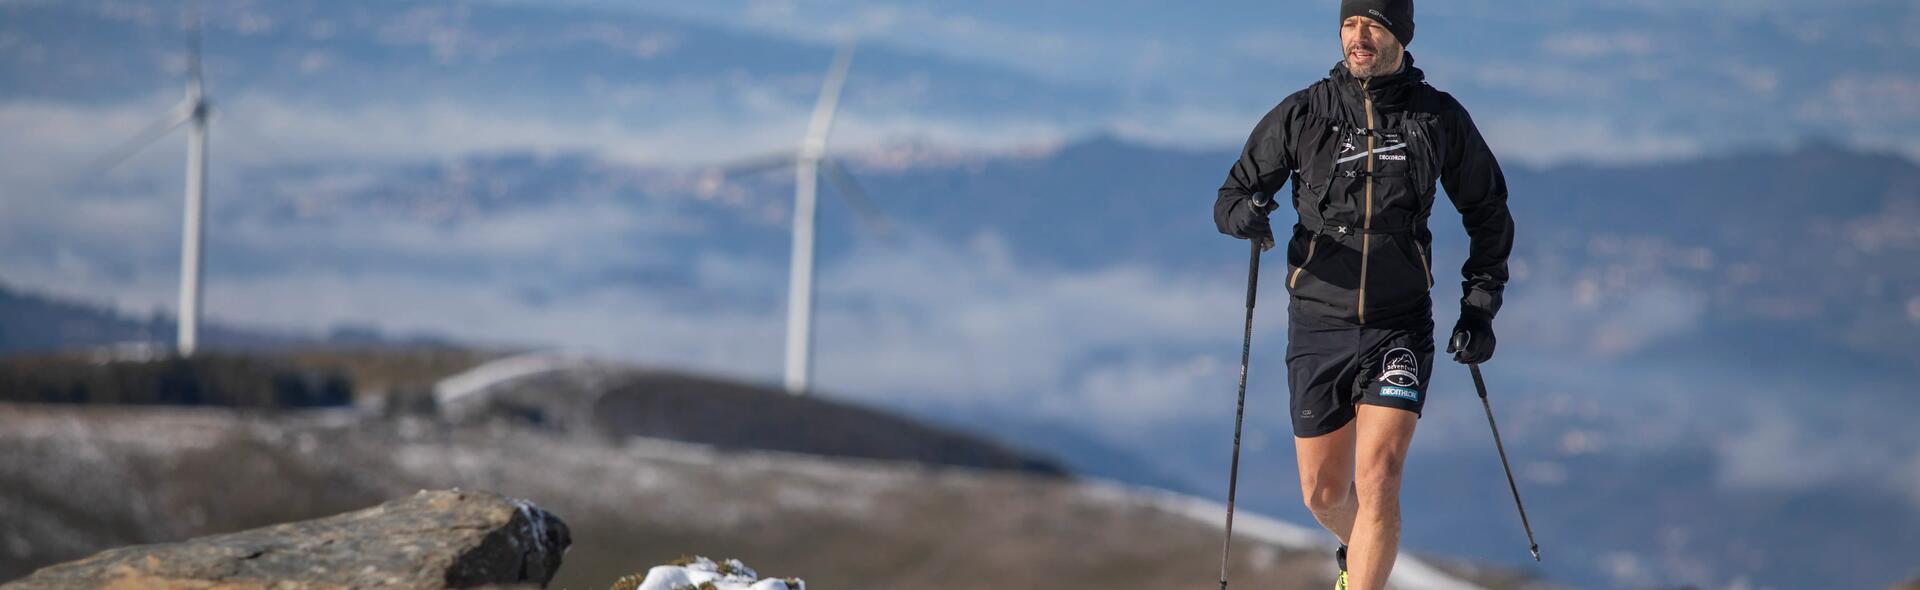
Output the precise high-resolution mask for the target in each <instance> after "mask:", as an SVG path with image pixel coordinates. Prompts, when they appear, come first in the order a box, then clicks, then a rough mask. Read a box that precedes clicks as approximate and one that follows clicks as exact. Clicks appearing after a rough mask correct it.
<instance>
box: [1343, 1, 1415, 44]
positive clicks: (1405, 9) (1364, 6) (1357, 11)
mask: <svg viewBox="0 0 1920 590" xmlns="http://www.w3.org/2000/svg"><path fill="white" fill-rule="evenodd" d="M1355 16H1364V17H1367V18H1371V19H1373V20H1377V21H1380V24H1382V25H1386V27H1387V30H1388V31H1390V32H1392V33H1393V38H1395V39H1398V40H1400V46H1401V47H1405V46H1407V45H1411V44H1413V0H1340V22H1342V23H1345V22H1347V19H1348V18H1351V17H1355Z"/></svg>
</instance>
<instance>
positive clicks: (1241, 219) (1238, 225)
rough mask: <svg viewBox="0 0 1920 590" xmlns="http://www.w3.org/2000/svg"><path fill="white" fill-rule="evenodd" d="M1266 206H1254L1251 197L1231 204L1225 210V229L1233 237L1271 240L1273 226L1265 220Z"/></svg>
mask: <svg viewBox="0 0 1920 590" xmlns="http://www.w3.org/2000/svg"><path fill="white" fill-rule="evenodd" d="M1269 212H1270V211H1269V210H1268V208H1267V207H1256V206H1254V204H1253V199H1245V200H1242V201H1240V202H1238V203H1234V204H1233V209H1232V210H1229V211H1228V212H1227V229H1228V231H1229V232H1231V233H1232V235H1233V237H1236V238H1240V239H1243V240H1252V239H1259V240H1264V241H1266V242H1272V241H1273V226H1272V225H1271V224H1269V223H1268V222H1267V213H1269Z"/></svg>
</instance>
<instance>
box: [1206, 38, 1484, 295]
mask: <svg viewBox="0 0 1920 590" xmlns="http://www.w3.org/2000/svg"><path fill="white" fill-rule="evenodd" d="M1406 59H1407V64H1406V67H1405V68H1404V69H1402V70H1401V72H1400V73H1398V74H1394V75H1392V76H1381V77H1377V78H1374V79H1372V80H1369V81H1364V82H1363V81H1362V80H1360V79H1358V78H1355V77H1353V75H1352V74H1350V73H1348V72H1347V68H1346V64H1345V63H1344V62H1343V63H1341V64H1339V65H1336V66H1334V68H1333V71H1332V72H1330V73H1329V74H1328V76H1327V77H1326V78H1325V79H1322V80H1320V81H1319V82H1315V83H1314V84H1313V85H1312V86H1308V87H1307V88H1306V89H1305V90H1301V91H1299V92H1295V93H1293V95H1292V96H1288V97H1287V98H1286V100H1283V101H1281V102H1280V105H1279V106H1276V107H1274V108H1273V111H1271V112H1269V113H1267V116H1266V117H1265V118H1262V119H1261V120H1260V124H1259V125H1257V126H1255V127H1254V129H1253V134H1252V135H1251V136H1249V137H1248V138H1247V146H1246V148H1245V149H1244V150H1242V151H1241V153H1240V161H1239V162H1236V163H1234V165H1233V168H1232V169H1231V170H1229V171H1228V172H1227V180H1226V183H1225V184H1222V185H1221V186H1220V197H1219V199H1218V200H1216V201H1215V202H1214V206H1213V216H1214V222H1215V223H1216V224H1217V225H1218V226H1219V227H1220V228H1221V231H1222V232H1227V231H1228V229H1227V227H1228V225H1227V219H1228V217H1229V216H1230V215H1231V214H1232V212H1233V211H1234V209H1235V208H1243V207H1248V206H1250V204H1249V200H1250V198H1251V197H1252V196H1253V195H1254V194H1265V195H1275V194H1279V191H1280V188H1281V185H1283V184H1284V183H1286V181H1287V179H1288V177H1292V179H1293V209H1294V211H1295V212H1297V213H1298V214H1299V216H1300V220H1299V223H1298V224H1296V225H1294V227H1293V236H1292V238H1291V239H1290V240H1288V243H1287V277H1286V282H1287V291H1288V292H1289V293H1291V294H1292V297H1293V307H1294V310H1295V311H1296V312H1298V313H1307V314H1311V315H1313V316H1318V317H1320V318H1323V319H1330V320H1336V321H1340V322H1344V323H1351V324H1357V325H1370V324H1371V325H1393V324H1395V323H1401V322H1418V321H1431V318H1432V311H1433V309H1432V306H1433V300H1432V298H1431V297H1430V296H1429V294H1428V293H1429V291H1430V290H1431V289H1432V287H1433V272H1432V269H1431V268H1432V264H1433V259H1432V255H1431V252H1432V248H1431V246H1432V243H1433V234H1432V233H1431V232H1429V231H1427V218H1428V216H1429V214H1430V213H1431V211H1432V208H1433V197H1434V194H1435V191H1434V186H1435V181H1438V182H1439V184H1440V185H1442V186H1445V187H1446V191H1447V196H1448V197H1450V198H1451V199H1452V200H1453V206H1454V208H1456V209H1458V210H1459V211H1460V215H1461V217H1462V218H1463V221H1464V222H1465V224H1466V227H1467V235H1468V237H1469V239H1470V241H1471V247H1470V252H1469V254H1468V256H1467V263H1466V265H1465V266H1464V267H1462V268H1461V274H1462V275H1464V276H1465V277H1466V280H1465V281H1464V282H1463V283H1461V286H1462V288H1463V292H1464V295H1463V296H1462V297H1461V300H1460V304H1461V307H1462V309H1461V312H1462V313H1485V314H1486V315H1487V317H1492V316H1493V314H1495V313H1497V312H1498V311H1499V309H1500V294H1501V291H1502V290H1503V289H1504V288H1505V287H1506V283H1507V255H1508V253H1509V252H1511V251H1512V250H1513V218H1512V217H1511V216H1510V215H1508V213H1507V182H1506V178H1505V177H1504V176H1502V175H1501V173H1500V164H1499V163H1498V162H1496V161H1495V160H1494V157H1493V152H1492V151H1490V150H1488V149H1487V144H1486V142H1485V141H1484V140H1482V139H1481V137H1480V131H1479V130H1478V129H1475V128H1474V126H1473V119H1472V118H1471V117H1469V116H1468V115H1467V110H1466V108H1464V107H1462V106H1460V103H1459V102H1458V101H1455V100H1454V99H1453V97H1452V96H1451V95H1448V94H1447V93H1445V92H1441V91H1439V90H1435V89H1434V88H1433V87H1432V86H1428V85H1427V84H1426V82H1425V78H1426V75H1425V74H1424V73H1422V72H1421V71H1420V69H1419V68H1416V67H1413V55H1412V54H1407V56H1406ZM1264 199H1265V197H1263V200H1264ZM1275 200H1277V199H1275Z"/></svg>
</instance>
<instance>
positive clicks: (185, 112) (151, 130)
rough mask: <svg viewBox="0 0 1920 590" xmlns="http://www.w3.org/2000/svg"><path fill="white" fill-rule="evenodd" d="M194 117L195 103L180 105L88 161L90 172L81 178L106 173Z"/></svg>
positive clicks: (87, 167) (87, 169)
mask: <svg viewBox="0 0 1920 590" xmlns="http://www.w3.org/2000/svg"><path fill="white" fill-rule="evenodd" d="M192 119H193V105H180V108H177V109H174V111H173V112H172V113H168V114H167V116H166V117H165V118H163V119H160V120H158V121H154V122H153V124H151V125H148V126H147V127H146V128H145V129H141V130H140V132H139V133H135V134H134V135H133V137H131V138H129V139H128V140H127V141H126V142H125V143H122V144H120V146H119V147H116V148H114V150H113V151H111V152H107V155H105V156H101V157H100V158H99V159H96V160H94V161H92V162H90V163H88V164H87V166H86V171H87V172H88V174H86V175H85V176H81V177H80V178H83V179H85V178H97V177H99V176H102V175H105V174H106V173H107V172H108V171H111V170H113V169H114V168H116V167H118V166H120V165H121V164H124V163H126V161H127V159H128V158H132V157H133V155H134V154H137V153H140V150H143V149H146V148H147V146H149V145H153V142H156V141H159V140H160V138H162V137H165V136H166V135H167V132H170V131H173V130H174V129H175V128H177V127H179V126H181V125H183V124H185V123H186V122H187V121H189V120H192Z"/></svg>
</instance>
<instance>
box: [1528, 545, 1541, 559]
mask: <svg viewBox="0 0 1920 590" xmlns="http://www.w3.org/2000/svg"><path fill="white" fill-rule="evenodd" d="M1527 551H1531V552H1533V560H1534V561H1540V546H1539V545H1534V546H1531V547H1528V548H1527Z"/></svg>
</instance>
